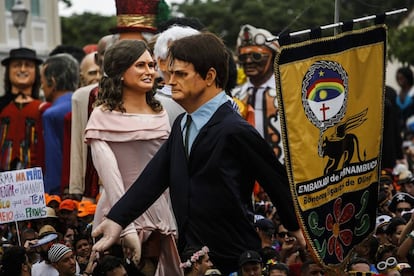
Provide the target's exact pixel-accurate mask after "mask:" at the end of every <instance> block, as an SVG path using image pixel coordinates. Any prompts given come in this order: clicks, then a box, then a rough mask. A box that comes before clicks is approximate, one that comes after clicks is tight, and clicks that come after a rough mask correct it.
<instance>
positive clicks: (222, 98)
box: [181, 91, 228, 152]
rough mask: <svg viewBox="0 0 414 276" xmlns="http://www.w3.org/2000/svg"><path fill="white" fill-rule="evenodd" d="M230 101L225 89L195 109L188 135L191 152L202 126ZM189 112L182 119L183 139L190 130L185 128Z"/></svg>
mask: <svg viewBox="0 0 414 276" xmlns="http://www.w3.org/2000/svg"><path fill="white" fill-rule="evenodd" d="M227 101H228V98H227V95H226V93H225V92H224V91H222V92H220V93H219V94H217V95H216V96H215V97H214V98H212V99H211V100H209V101H208V102H206V103H205V104H203V105H202V106H200V107H199V108H198V109H197V110H196V111H194V112H193V113H192V114H190V115H191V119H192V120H193V121H192V123H191V125H190V128H189V130H190V134H189V137H188V145H189V147H188V148H189V152H191V147H192V145H193V142H194V140H195V138H196V137H197V135H198V134H199V133H200V130H201V128H202V127H203V126H204V125H205V124H206V123H207V122H208V121H209V120H210V119H211V117H212V116H213V114H214V113H215V112H216V111H217V109H218V108H219V107H220V106H221V105H222V104H224V103H225V102H227ZM188 115H189V114H188V113H187V114H186V115H185V116H184V117H183V118H182V120H181V133H182V134H183V139H184V136H185V132H186V131H188V130H187V129H185V122H186V121H187V116H188Z"/></svg>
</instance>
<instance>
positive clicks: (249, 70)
mask: <svg viewBox="0 0 414 276" xmlns="http://www.w3.org/2000/svg"><path fill="white" fill-rule="evenodd" d="M277 51H279V44H278V42H277V41H276V40H275V36H273V35H272V34H271V33H270V32H269V31H268V30H265V29H261V28H256V27H254V26H251V25H243V26H241V28H240V32H239V35H238V38H237V59H238V62H239V63H240V64H241V66H242V68H243V70H244V73H245V74H246V76H247V78H248V81H247V82H246V83H244V84H243V85H241V86H239V87H237V88H235V89H233V92H232V93H233V96H234V97H235V98H238V99H239V100H241V101H242V102H243V103H244V104H245V105H247V106H249V107H250V108H252V109H253V110H254V119H253V120H252V119H251V118H246V119H248V120H249V121H250V122H251V123H253V125H254V126H255V128H256V129H257V130H258V131H259V133H260V135H261V136H262V137H263V138H264V139H265V140H266V141H267V142H268V143H269V144H270V145H271V147H272V148H273V150H274V152H275V154H276V156H277V157H278V158H279V161H280V162H282V163H283V162H284V161H283V150H282V144H281V143H282V139H281V128H280V121H279V116H278V114H277V112H278V107H277V99H276V81H275V77H274V69H273V67H274V66H273V60H274V58H275V55H276V52H277Z"/></svg>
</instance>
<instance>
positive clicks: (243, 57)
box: [239, 52, 269, 63]
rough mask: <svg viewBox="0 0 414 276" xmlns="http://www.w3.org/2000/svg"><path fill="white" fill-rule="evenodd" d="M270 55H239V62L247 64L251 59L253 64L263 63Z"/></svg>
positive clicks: (253, 53)
mask: <svg viewBox="0 0 414 276" xmlns="http://www.w3.org/2000/svg"><path fill="white" fill-rule="evenodd" d="M268 56H269V55H265V54H262V53H257V52H250V53H247V54H241V55H239V61H240V62H241V63H246V62H247V59H248V58H250V60H251V61H253V62H261V61H263V60H264V59H266V58H267V57H268Z"/></svg>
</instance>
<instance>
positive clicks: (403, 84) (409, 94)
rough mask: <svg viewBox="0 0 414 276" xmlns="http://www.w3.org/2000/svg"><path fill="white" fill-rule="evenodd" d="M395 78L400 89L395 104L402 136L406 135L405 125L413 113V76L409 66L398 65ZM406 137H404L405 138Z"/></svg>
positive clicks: (406, 128)
mask: <svg viewBox="0 0 414 276" xmlns="http://www.w3.org/2000/svg"><path fill="white" fill-rule="evenodd" d="M395 77H396V80H397V83H398V86H399V87H400V90H399V91H398V95H397V98H396V102H397V106H398V109H399V114H400V119H401V122H400V126H401V129H402V130H403V133H404V134H405V135H404V136H407V134H408V132H409V131H411V132H412V130H414V129H412V130H409V128H408V127H407V121H408V119H409V118H410V117H411V116H412V115H414V98H413V97H414V86H413V85H414V76H413V71H412V70H411V68H410V67H400V68H398V70H397V73H396V76H395ZM407 138H408V137H404V139H407Z"/></svg>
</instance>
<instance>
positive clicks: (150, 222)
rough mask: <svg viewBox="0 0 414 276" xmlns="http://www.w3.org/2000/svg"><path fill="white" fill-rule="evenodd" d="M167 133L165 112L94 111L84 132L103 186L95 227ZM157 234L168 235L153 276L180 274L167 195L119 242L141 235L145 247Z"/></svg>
mask: <svg viewBox="0 0 414 276" xmlns="http://www.w3.org/2000/svg"><path fill="white" fill-rule="evenodd" d="M169 134H170V124H169V121H168V115H167V113H166V112H165V110H164V111H162V112H161V113H159V114H156V115H154V114H129V113H121V112H117V111H107V110H106V111H103V110H102V109H101V108H100V107H97V108H95V109H94V110H93V112H92V114H91V116H90V118H89V121H88V124H87V126H86V129H85V139H86V142H87V143H88V144H90V145H91V148H92V158H93V163H94V166H95V168H96V170H97V172H98V175H99V178H100V180H101V182H102V185H103V191H102V193H101V197H100V199H99V201H98V206H97V208H96V213H95V217H94V221H93V225H94V227H96V226H97V225H99V223H100V222H101V221H102V219H103V218H104V216H105V215H106V214H107V213H108V212H109V210H110V208H111V207H112V206H113V205H114V204H115V203H116V202H117V201H118V200H119V199H120V198H121V197H122V195H123V194H124V193H125V192H126V191H127V190H128V189H129V187H131V185H132V184H133V183H134V181H135V180H136V179H137V178H138V176H139V175H140V174H141V172H142V170H143V169H144V168H145V166H146V165H147V163H148V162H149V161H150V160H151V158H152V157H153V156H154V155H155V153H156V152H157V150H158V149H159V148H160V146H161V145H162V144H163V143H164V142H165V141H166V139H167V138H168V135H169ZM155 230H156V231H159V232H160V233H161V234H164V235H166V236H167V238H163V239H161V241H162V244H161V253H160V258H159V262H158V267H157V272H156V274H155V275H181V274H182V272H181V271H182V270H181V269H180V267H179V263H180V258H179V255H178V251H177V248H176V244H175V236H176V233H177V227H176V223H175V219H174V217H173V213H172V211H171V208H170V199H169V194H168V191H166V192H164V193H163V194H162V195H161V196H160V197H159V198H158V199H157V201H155V202H154V204H153V205H151V206H150V207H149V208H148V209H147V211H145V213H144V214H142V215H141V216H140V217H138V218H137V219H136V220H135V221H134V222H133V223H131V224H130V225H128V226H127V227H126V228H125V229H124V230H123V231H122V233H121V237H122V236H124V235H126V234H129V233H137V234H138V235H139V237H140V240H141V241H142V242H144V241H145V240H146V239H147V238H148V237H149V235H150V234H151V232H152V231H155Z"/></svg>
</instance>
